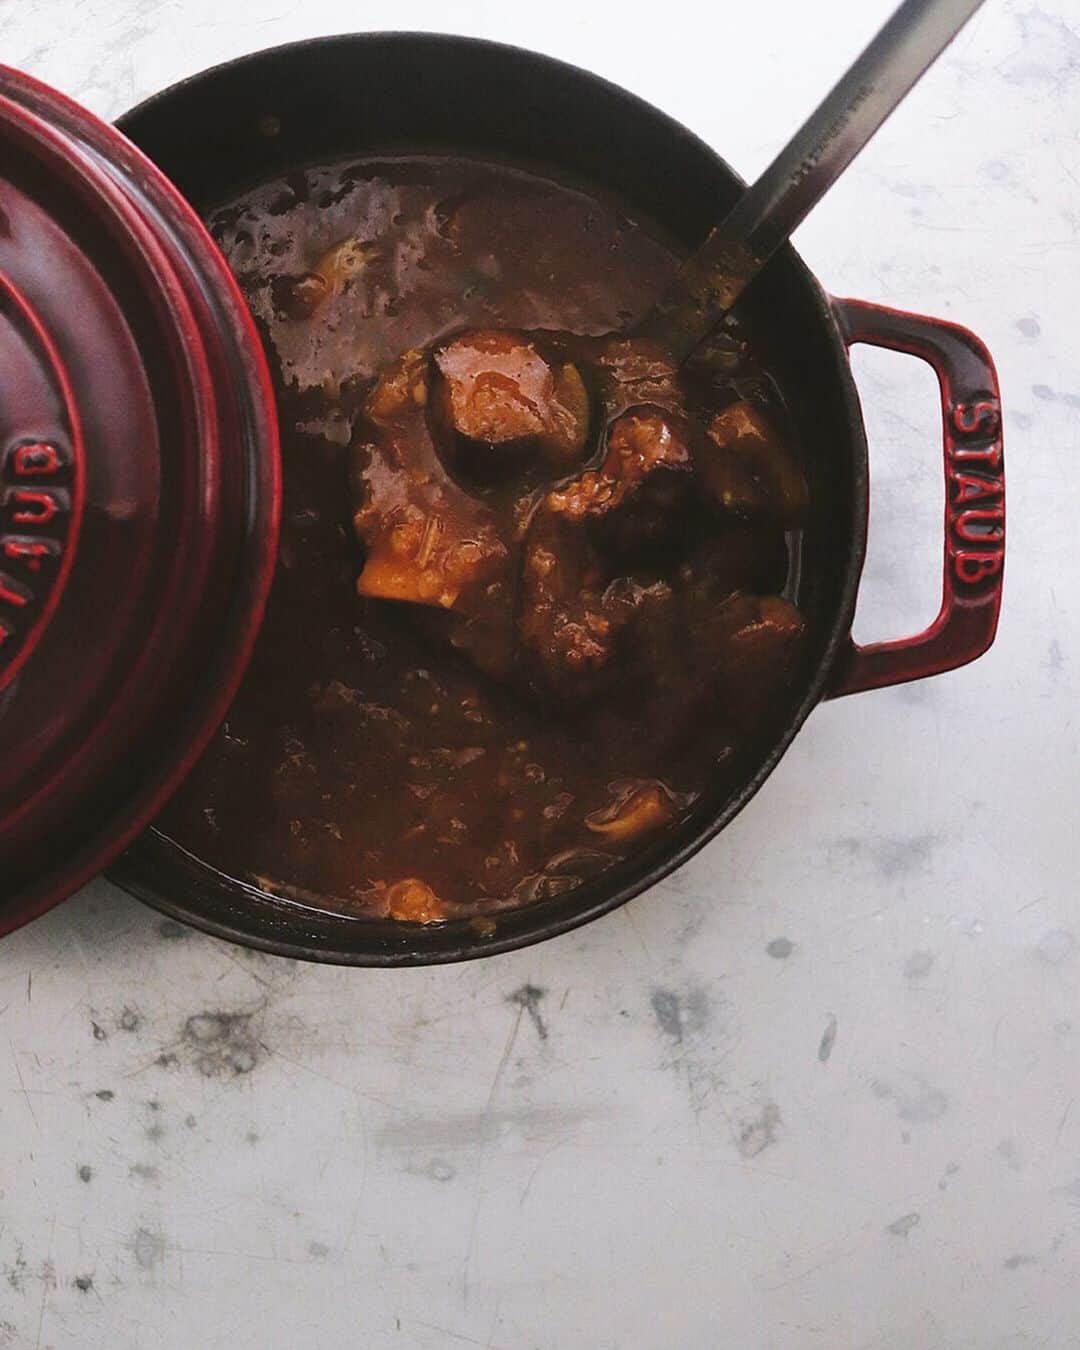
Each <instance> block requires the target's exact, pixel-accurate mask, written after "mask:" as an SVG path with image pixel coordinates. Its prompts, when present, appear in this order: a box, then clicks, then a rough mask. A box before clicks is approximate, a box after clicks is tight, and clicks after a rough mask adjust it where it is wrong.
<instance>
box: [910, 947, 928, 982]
mask: <svg viewBox="0 0 1080 1350" xmlns="http://www.w3.org/2000/svg"><path fill="white" fill-rule="evenodd" d="M933 968H934V953H933V952H924V951H918V952H911V953H910V954H909V955H908V957H907V959H906V960H905V961H904V978H905V979H907V980H924V979H925V978H926V977H927V975H929V974H930V972H931V971H932V970H933Z"/></svg>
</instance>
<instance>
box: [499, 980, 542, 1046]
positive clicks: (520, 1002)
mask: <svg viewBox="0 0 1080 1350" xmlns="http://www.w3.org/2000/svg"><path fill="white" fill-rule="evenodd" d="M546 997H547V990H546V989H541V988H540V987H539V986H538V985H535V984H523V985H522V986H521V988H520V989H515V990H514V992H513V993H512V994H509V995H508V996H507V1002H508V1003H515V1004H517V1006H518V1007H519V1008H521V1009H522V1010H523V1011H524V1012H527V1013H528V1014H529V1021H530V1022H531V1023H532V1024H533V1028H534V1030H535V1031H536V1034H537V1036H538V1037H539V1038H540V1039H541V1040H542V1041H546V1040H547V1035H548V1029H547V1023H546V1022H545V1021H544V1017H543V1014H542V1013H541V1011H540V1004H541V1003H542V1002H543V1001H544V999H545V998H546Z"/></svg>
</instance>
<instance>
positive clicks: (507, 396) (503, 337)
mask: <svg viewBox="0 0 1080 1350" xmlns="http://www.w3.org/2000/svg"><path fill="white" fill-rule="evenodd" d="M435 366H436V370H437V372H438V376H437V383H436V391H435V401H434V407H435V411H436V414H437V416H438V418H439V421H440V423H441V424H442V426H443V427H444V428H445V430H446V432H447V433H448V435H447V444H448V450H449V453H450V455H451V457H452V458H453V460H454V462H455V464H456V465H457V466H458V467H460V468H463V469H464V470H465V471H466V472H467V473H471V474H474V475H478V476H481V477H488V476H491V475H492V474H494V473H497V472H498V471H499V470H500V469H505V468H509V467H512V466H513V464H514V462H515V459H516V458H519V457H520V456H522V455H525V454H534V453H536V452H539V453H540V454H542V455H543V456H544V457H545V458H546V459H548V460H549V461H550V462H552V463H554V464H555V465H557V466H562V465H570V464H572V463H573V462H574V460H575V459H577V458H580V456H581V454H582V452H583V450H584V448H585V442H586V438H587V436H588V430H589V400H588V395H587V393H586V390H585V385H584V382H583V381H582V379H581V375H580V374H579V372H578V371H577V369H576V368H575V367H574V366H573V365H572V364H570V363H555V362H549V361H548V360H547V359H546V358H545V357H544V356H543V355H542V354H541V352H540V350H539V348H538V347H537V345H536V344H535V343H534V342H533V341H531V340H530V339H528V338H525V337H523V336H521V335H520V334H516V333H512V332H503V331H499V330H496V331H492V332H486V331H476V332H469V333H463V334H461V335H460V336H459V337H456V338H454V339H453V340H452V341H451V342H448V343H447V344H446V345H445V346H443V347H441V348H439V349H437V350H436V352H435Z"/></svg>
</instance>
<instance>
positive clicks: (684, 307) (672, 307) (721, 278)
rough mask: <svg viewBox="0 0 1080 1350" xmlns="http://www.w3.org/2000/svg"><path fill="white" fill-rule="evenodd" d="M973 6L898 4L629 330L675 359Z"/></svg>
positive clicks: (967, 0) (963, 1)
mask: <svg viewBox="0 0 1080 1350" xmlns="http://www.w3.org/2000/svg"><path fill="white" fill-rule="evenodd" d="M981 4H982V0H904V3H903V4H901V6H900V8H899V9H898V10H897V11H896V13H895V14H893V16H892V18H891V19H889V21H888V22H887V23H886V24H885V26H884V27H883V28H882V29H881V31H880V32H879V33H878V34H877V36H876V37H875V38H874V39H873V41H872V42H871V43H870V45H869V46H868V47H867V48H866V49H865V51H864V52H863V53H862V55H861V56H860V57H858V59H857V60H856V61H855V64H854V65H853V66H851V68H850V69H849V70H848V72H847V74H846V75H844V76H843V78H842V79H841V80H840V81H839V83H838V84H837V85H836V86H835V87H834V88H833V90H832V92H831V93H829V94H828V95H827V96H826V97H825V99H824V100H823V101H822V102H821V103H820V104H819V105H818V107H817V108H816V109H815V111H814V112H813V113H811V115H810V117H809V118H808V119H807V121H806V122H805V123H804V124H803V126H802V127H801V128H800V129H799V130H798V131H797V132H796V133H795V135H794V136H793V137H792V138H791V140H790V141H788V143H787V145H786V146H784V148H783V150H781V151H780V153H779V154H778V155H777V157H776V158H775V159H774V160H773V162H772V163H771V164H770V165H769V167H768V168H767V169H766V170H765V172H764V173H763V174H762V175H761V177H760V178H759V179H758V180H757V182H756V183H754V184H753V185H752V186H751V187H749V188H748V189H747V190H746V192H745V193H744V194H743V196H742V197H741V198H740V200H739V201H738V202H737V203H736V205H735V207H734V208H733V209H732V211H731V213H730V214H729V215H728V216H727V217H726V218H725V219H724V220H723V221H722V222H721V224H720V225H718V226H717V227H716V228H715V229H714V230H712V231H711V233H710V234H709V235H708V237H707V238H706V240H705V242H704V243H703V244H702V245H701V247H700V248H699V249H698V250H697V251H696V252H694V253H693V254H691V256H690V257H689V258H688V259H687V261H686V263H684V265H683V267H682V268H681V269H680V271H679V274H678V276H677V277H676V278H675V281H674V282H673V284H672V286H671V287H670V288H669V290H668V291H667V292H666V294H665V295H664V296H663V297H662V298H661V299H660V301H659V303H658V304H657V305H656V307H655V308H654V309H653V310H652V311H651V312H650V314H649V315H648V316H646V319H645V321H644V323H643V324H642V325H641V326H640V327H639V329H638V331H639V332H640V333H641V334H642V335H643V336H646V337H650V338H653V339H655V340H656V341H658V342H660V343H662V344H663V345H664V346H665V347H666V348H668V349H669V350H670V351H672V352H673V353H674V354H675V355H676V356H678V357H685V356H687V355H689V353H690V352H691V351H693V349H694V348H695V347H696V346H697V344H698V343H699V342H700V341H701V340H702V338H704V337H705V336H706V334H707V333H708V332H709V331H710V330H711V329H712V328H713V327H715V325H716V324H717V323H718V322H719V320H720V319H721V318H722V317H723V316H724V314H725V313H726V312H727V310H729V309H730V308H731V306H732V305H733V304H734V303H735V301H736V300H737V299H738V297H739V295H740V294H741V293H742V291H743V288H744V287H745V286H746V285H747V283H748V282H749V281H750V280H751V279H752V278H753V277H754V276H755V275H756V274H757V272H758V271H759V269H760V268H761V267H762V265H763V264H764V263H765V262H766V261H767V260H768V258H769V257H770V256H771V255H772V254H773V252H775V250H776V249H777V248H778V247H779V246H780V245H781V244H782V243H783V242H784V241H785V240H786V239H787V238H788V237H789V235H790V234H791V232H792V231H793V230H794V229H795V228H796V226H797V225H799V223H800V222H801V221H802V220H803V218H804V217H805V216H806V215H807V213H808V212H809V211H810V210H811V209H812V208H813V207H814V206H815V205H816V204H817V203H818V202H819V201H820V200H821V198H822V197H823V196H824V195H825V193H826V192H827V191H828V190H829V188H830V187H832V185H833V183H835V182H836V180H837V178H839V177H840V175H841V174H842V173H843V171H844V170H845V169H846V168H847V166H848V165H849V164H850V163H851V161H852V160H853V159H854V158H855V156H856V155H857V154H858V153H859V151H860V150H861V149H862V148H863V146H864V145H866V143H867V141H869V140H870V138H871V137H872V136H873V134H874V132H875V131H877V129H878V127H880V126H881V124H882V122H884V121H885V119H886V118H887V117H888V115H889V114H890V113H891V112H892V111H893V109H894V108H895V107H896V106H897V105H898V104H899V103H900V102H901V101H902V100H903V98H904V96H905V95H906V94H907V92H908V90H909V89H911V87H912V85H914V84H915V82H916V81H917V80H918V79H919V77H920V76H921V75H922V74H923V72H924V71H925V70H926V69H927V67H928V66H930V64H931V63H932V62H933V61H934V60H935V58H936V57H937V56H939V55H940V54H941V52H942V51H943V50H944V49H945V48H946V47H947V46H948V44H949V43H950V42H951V41H952V39H953V38H954V37H955V36H956V34H957V33H958V32H959V31H960V29H961V28H962V27H963V26H964V24H965V23H967V21H968V19H970V18H971V16H972V14H974V13H975V11H976V10H977V9H978V8H979V6H980V5H981Z"/></svg>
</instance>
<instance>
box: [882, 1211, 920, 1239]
mask: <svg viewBox="0 0 1080 1350" xmlns="http://www.w3.org/2000/svg"><path fill="white" fill-rule="evenodd" d="M920 1223H922V1216H921V1215H920V1214H916V1213H915V1212H914V1210H913V1211H912V1212H911V1213H910V1214H901V1215H900V1217H899V1218H898V1219H893V1221H892V1223H890V1224H888V1225H887V1227H886V1230H885V1231H886V1232H888V1233H892V1235H893V1236H894V1237H905V1238H906V1237H907V1235H908V1234H909V1233H910V1232H911V1230H912V1229H913V1228H917V1227H918V1226H919V1224H920Z"/></svg>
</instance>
